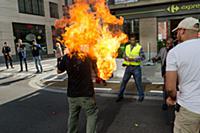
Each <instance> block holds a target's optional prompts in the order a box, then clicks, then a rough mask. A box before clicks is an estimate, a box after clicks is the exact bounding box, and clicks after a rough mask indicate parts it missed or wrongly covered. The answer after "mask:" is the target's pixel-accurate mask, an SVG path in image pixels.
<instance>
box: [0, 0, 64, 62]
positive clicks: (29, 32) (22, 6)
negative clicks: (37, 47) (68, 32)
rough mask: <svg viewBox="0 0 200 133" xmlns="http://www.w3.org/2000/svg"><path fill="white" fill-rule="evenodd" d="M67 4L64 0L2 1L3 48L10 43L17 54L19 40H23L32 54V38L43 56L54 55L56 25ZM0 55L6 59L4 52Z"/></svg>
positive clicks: (0, 38)
mask: <svg viewBox="0 0 200 133" xmlns="http://www.w3.org/2000/svg"><path fill="white" fill-rule="evenodd" d="M64 5H65V1H64V0H1V1H0V48H2V46H3V44H4V42H7V44H8V45H9V46H10V47H11V49H12V52H11V54H12V55H13V57H16V56H15V55H16V42H17V40H18V39H22V41H23V43H24V44H25V45H26V49H27V53H28V57H31V54H30V53H31V52H30V50H31V41H32V40H34V39H35V40H36V41H37V42H38V43H39V44H41V46H42V54H43V56H47V55H51V54H53V46H54V44H53V37H52V36H53V35H52V31H53V25H54V21H55V19H58V18H60V17H62V16H63V6H64ZM0 57H1V60H2V53H0Z"/></svg>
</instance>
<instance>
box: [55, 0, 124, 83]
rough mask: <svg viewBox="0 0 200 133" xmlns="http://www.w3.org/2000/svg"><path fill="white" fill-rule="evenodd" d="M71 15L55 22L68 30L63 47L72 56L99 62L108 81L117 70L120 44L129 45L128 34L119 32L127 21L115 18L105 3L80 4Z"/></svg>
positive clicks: (83, 0)
mask: <svg viewBox="0 0 200 133" xmlns="http://www.w3.org/2000/svg"><path fill="white" fill-rule="evenodd" d="M69 15H70V17H69V18H62V19H60V20H57V21H56V22H55V27H57V28H63V27H65V33H63V35H62V37H63V40H62V43H63V44H64V45H66V47H67V48H68V49H69V51H70V53H72V52H78V53H79V55H80V56H81V58H82V57H85V56H90V57H91V58H93V59H96V60H97V68H98V70H99V77H101V78H102V79H104V80H107V79H108V78H109V77H110V76H111V75H112V73H113V71H114V70H116V62H115V58H116V57H117V51H118V48H119V47H120V44H121V43H124V42H127V36H126V34H124V33H122V32H121V30H120V28H119V26H120V25H122V24H123V18H122V17H120V19H118V18H116V17H115V16H113V15H111V14H110V11H109V9H108V7H107V6H106V4H105V0H76V1H75V4H73V5H72V6H70V7H69Z"/></svg>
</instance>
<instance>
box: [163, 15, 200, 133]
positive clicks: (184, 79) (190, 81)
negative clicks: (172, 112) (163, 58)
mask: <svg viewBox="0 0 200 133" xmlns="http://www.w3.org/2000/svg"><path fill="white" fill-rule="evenodd" d="M174 31H177V39H178V41H179V42H181V43H180V44H179V45H177V46H176V47H175V48H173V49H172V50H170V51H169V53H168V55H167V62H166V90H167V92H168V95H169V97H168V98H167V103H168V105H175V104H176V106H175V108H176V118H175V122H174V133H199V131H200V60H199V57H200V39H198V31H199V21H198V19H195V18H192V17H190V18H185V19H184V20H182V21H181V22H180V23H179V25H178V27H177V28H176V29H175V30H174ZM177 79H178V83H179V92H177V90H176V85H177Z"/></svg>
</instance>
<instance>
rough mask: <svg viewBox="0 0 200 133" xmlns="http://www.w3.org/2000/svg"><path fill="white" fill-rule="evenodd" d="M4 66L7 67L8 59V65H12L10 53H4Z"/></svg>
mask: <svg viewBox="0 0 200 133" xmlns="http://www.w3.org/2000/svg"><path fill="white" fill-rule="evenodd" d="M4 59H5V63H6V67H7V68H9V65H8V61H9V62H10V66H11V67H13V65H12V57H11V56H10V55H4Z"/></svg>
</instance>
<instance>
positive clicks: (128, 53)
mask: <svg viewBox="0 0 200 133" xmlns="http://www.w3.org/2000/svg"><path fill="white" fill-rule="evenodd" d="M141 48H142V46H141V45H140V44H139V43H137V44H136V46H135V47H134V48H133V49H132V50H131V45H130V44H129V45H127V46H126V49H125V54H126V56H127V57H129V58H136V57H138V56H140V50H141ZM123 64H124V65H127V66H130V65H133V66H139V65H141V61H140V62H134V61H124V62H123Z"/></svg>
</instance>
